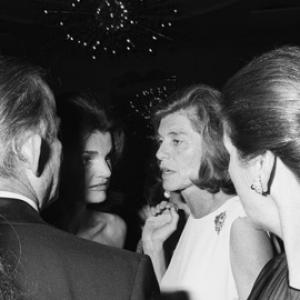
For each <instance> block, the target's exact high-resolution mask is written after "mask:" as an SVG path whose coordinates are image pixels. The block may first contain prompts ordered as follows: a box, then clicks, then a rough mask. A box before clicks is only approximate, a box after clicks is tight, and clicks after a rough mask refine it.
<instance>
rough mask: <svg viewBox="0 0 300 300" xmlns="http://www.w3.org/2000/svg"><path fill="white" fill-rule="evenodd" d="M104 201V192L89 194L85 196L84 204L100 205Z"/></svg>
mask: <svg viewBox="0 0 300 300" xmlns="http://www.w3.org/2000/svg"><path fill="white" fill-rule="evenodd" d="M105 200H106V192H98V193H94V192H93V193H89V195H87V197H86V199H85V202H86V203H88V204H93V203H102V202H104V201H105Z"/></svg>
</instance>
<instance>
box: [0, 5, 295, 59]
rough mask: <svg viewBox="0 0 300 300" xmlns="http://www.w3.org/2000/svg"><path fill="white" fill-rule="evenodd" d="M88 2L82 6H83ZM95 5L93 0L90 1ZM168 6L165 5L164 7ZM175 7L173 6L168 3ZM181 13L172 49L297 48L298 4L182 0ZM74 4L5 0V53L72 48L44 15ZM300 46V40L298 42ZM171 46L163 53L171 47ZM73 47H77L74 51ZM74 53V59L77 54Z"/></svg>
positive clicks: (1, 29) (0, 40) (1, 18)
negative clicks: (227, 45)
mask: <svg viewBox="0 0 300 300" xmlns="http://www.w3.org/2000/svg"><path fill="white" fill-rule="evenodd" d="M82 1H83V0H82ZM88 1H94V0H88ZM162 2H166V1H162ZM168 2H170V1H168ZM171 2H172V3H173V4H174V6H176V7H177V8H178V10H179V14H178V15H177V16H176V17H174V20H173V21H174V26H173V29H172V31H171V32H170V36H171V37H172V40H173V41H172V45H173V46H175V47H184V46H186V45H193V44H199V43H203V41H204V40H205V43H208V42H209V43H213V42H214V41H215V40H218V41H220V40H224V41H226V42H228V41H230V39H240V38H243V39H247V37H249V38H251V36H252V37H253V36H256V37H257V38H258V39H261V40H262V41H265V40H266V39H276V37H278V36H279V35H280V38H281V39H283V40H284V39H285V38H286V40H287V41H292V42H297V41H298V39H299V38H298V32H299V28H300V1H298V0H241V1H237V0H236V1H234V0H231V1H230V0H227V1H225V0H177V1H171ZM67 3H70V1H69V0H67V1H66V0H65V1H63V0H61V1H59V0H1V2H0V51H2V52H4V53H5V54H6V53H8V54H12V55H29V56H30V55H45V54H47V53H53V52H55V51H60V50H62V49H65V48H68V47H69V42H67V41H66V40H65V37H64V35H63V33H62V31H61V28H59V26H58V25H57V24H55V23H54V22H51V20H50V19H49V18H48V19H47V18H45V15H44V14H43V10H44V9H58V10H59V9H61V8H62V7H63V6H64V5H66V4H67ZM299 40H300V39H299ZM168 44H170V43H169V42H167V43H161V44H160V45H159V46H158V47H168ZM72 47H74V46H72ZM76 51H79V52H80V51H81V50H78V49H77V50H76V49H74V52H73V53H76Z"/></svg>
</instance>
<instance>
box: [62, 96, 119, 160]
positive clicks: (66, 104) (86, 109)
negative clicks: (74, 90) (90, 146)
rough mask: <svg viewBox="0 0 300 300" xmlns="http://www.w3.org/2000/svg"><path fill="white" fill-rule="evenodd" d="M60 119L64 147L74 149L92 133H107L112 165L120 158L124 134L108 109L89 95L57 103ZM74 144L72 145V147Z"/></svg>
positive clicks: (81, 144)
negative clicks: (110, 141)
mask: <svg viewBox="0 0 300 300" xmlns="http://www.w3.org/2000/svg"><path fill="white" fill-rule="evenodd" d="M58 114H59V115H60V117H61V122H62V124H61V131H62V135H63V137H62V138H63V142H65V143H63V144H64V146H66V147H69V146H71V147H72V148H71V149H72V151H73V150H74V149H78V148H80V146H81V147H82V146H83V143H84V141H85V140H86V139H87V138H88V137H89V135H90V134H92V133H93V132H94V131H100V132H102V133H106V132H109V133H110V134H111V136H112V141H113V148H114V149H113V154H112V163H115V162H116V161H118V159H119V158H120V156H121V154H122V151H123V147H124V132H123V130H122V129H121V127H119V126H118V125H117V124H116V123H115V122H114V121H113V119H112V118H111V116H110V115H109V112H108V109H107V108H105V107H103V106H102V105H101V104H100V103H99V102H98V101H97V99H96V98H95V97H94V96H92V95H90V94H80V95H76V96H74V97H69V98H68V99H67V100H64V101H62V102H59V103H58ZM73 144H74V145H73ZM79 145H80V146H79Z"/></svg>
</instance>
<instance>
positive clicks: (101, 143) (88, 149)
mask: <svg viewBox="0 0 300 300" xmlns="http://www.w3.org/2000/svg"><path fill="white" fill-rule="evenodd" d="M111 151H112V138H111V134H110V133H109V132H100V131H98V130H97V131H94V132H92V133H91V134H90V135H88V136H87V137H86V139H85V141H84V144H83V153H82V158H83V163H84V170H85V174H84V175H85V176H84V177H85V202H87V203H100V202H103V201H105V199H106V190H107V188H108V186H109V180H110V177H111V161H110V155H111Z"/></svg>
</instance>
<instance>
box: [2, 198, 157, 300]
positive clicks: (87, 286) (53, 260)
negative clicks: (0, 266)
mask: <svg viewBox="0 0 300 300" xmlns="http://www.w3.org/2000/svg"><path fill="white" fill-rule="evenodd" d="M0 249H1V255H3V256H5V258H8V259H9V261H10V265H11V269H12V272H14V274H15V276H16V282H17V284H18V285H19V286H20V292H21V293H22V296H23V297H22V299H32V300H43V299H47V300H50V299H55V300H71V299H72V300H85V299H86V300H93V299H97V300H98V299H101V300H102V299H103V300H106V299H107V300H118V299H122V300H123V299H132V300H143V299H156V297H157V296H158V284H157V282H156V279H155V276H154V272H153V268H152V265H151V262H150V259H149V258H148V257H146V256H142V255H138V254H136V253H132V252H129V251H125V250H120V249H117V248H112V247H107V246H104V245H100V244H97V243H94V242H90V241H87V240H83V239H80V238H78V237H76V236H73V235H71V234H69V233H66V232H63V231H60V230H58V229H56V228H53V227H51V226H50V225H48V224H47V223H45V222H44V221H43V220H42V219H41V217H40V216H39V214H38V213H37V212H36V211H35V210H34V209H33V208H32V207H31V206H30V205H28V204H27V203H25V202H24V201H21V200H15V199H2V198H1V199H0Z"/></svg>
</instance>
